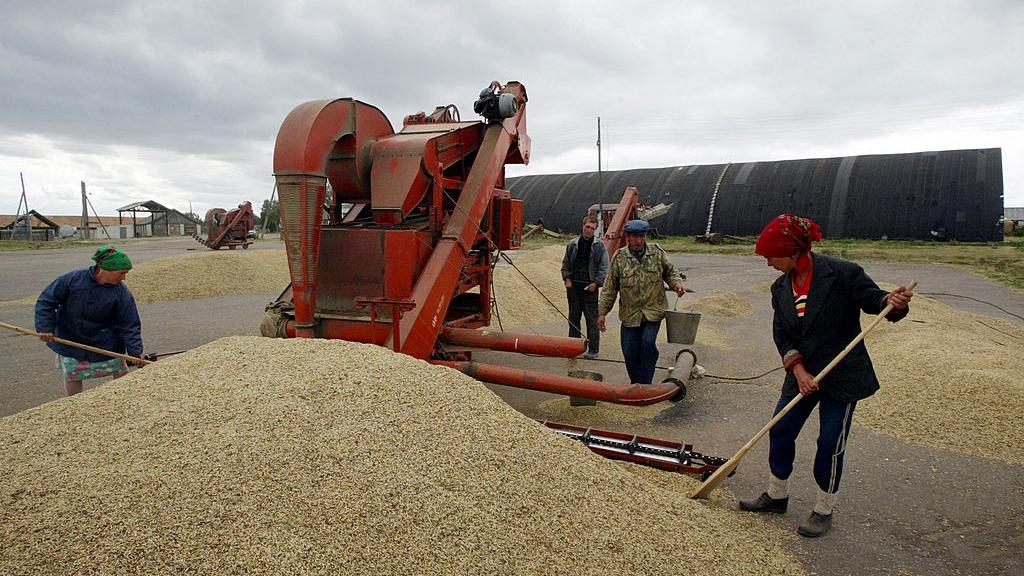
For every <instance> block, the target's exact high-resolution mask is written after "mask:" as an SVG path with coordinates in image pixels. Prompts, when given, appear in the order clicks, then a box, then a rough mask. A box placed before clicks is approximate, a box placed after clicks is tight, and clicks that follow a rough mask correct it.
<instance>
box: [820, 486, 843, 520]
mask: <svg viewBox="0 0 1024 576" xmlns="http://www.w3.org/2000/svg"><path fill="white" fill-rule="evenodd" d="M838 494H839V492H832V493H831V494H830V493H828V492H825V491H824V490H822V489H821V488H818V501H817V503H815V504H814V511H815V512H817V513H818V514H821V515H822V516H828V515H829V514H831V513H832V507H833V506H834V505H835V503H836V496H837V495H838Z"/></svg>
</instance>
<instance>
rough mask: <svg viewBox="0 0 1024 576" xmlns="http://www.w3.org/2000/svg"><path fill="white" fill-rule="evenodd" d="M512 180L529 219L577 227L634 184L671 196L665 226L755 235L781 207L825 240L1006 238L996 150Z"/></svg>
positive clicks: (658, 197) (659, 197)
mask: <svg viewBox="0 0 1024 576" xmlns="http://www.w3.org/2000/svg"><path fill="white" fill-rule="evenodd" d="M601 180H602V181H603V182H602V184H603V185H602V189H603V193H602V192H599V191H598V174H597V172H584V173H579V174H552V175H535V176H521V177H518V178H509V179H508V181H507V186H508V189H509V190H510V191H511V193H512V196H513V197H514V198H520V199H522V200H524V219H525V220H526V221H527V222H535V221H536V220H538V219H543V220H544V224H545V226H546V227H547V228H549V229H552V230H561V231H566V232H577V231H578V230H579V227H580V218H582V216H583V214H584V213H585V212H586V210H587V208H588V207H590V206H591V205H593V204H596V203H598V202H602V203H611V202H617V201H618V199H619V197H620V196H621V195H622V191H623V190H624V189H625V188H626V187H627V186H636V187H637V188H638V189H639V191H640V198H641V202H643V203H644V204H648V205H652V206H653V205H656V204H658V203H665V204H669V203H673V206H672V209H671V211H670V212H669V213H668V214H666V215H664V216H661V217H660V218H658V219H657V220H654V221H653V222H652V224H653V225H654V226H655V227H656V228H657V229H658V231H659V232H661V233H663V234H669V235H678V236H689V235H697V234H704V233H705V232H707V231H708V226H709V221H710V231H711V232H720V233H723V234H732V235H737V236H744V235H755V234H757V233H758V232H760V231H761V228H762V227H763V226H764V224H765V223H766V222H767V221H768V220H769V219H770V218H772V217H773V216H776V215H778V214H781V213H784V212H793V213H795V214H800V215H805V216H810V217H811V218H813V219H814V220H815V221H817V222H818V223H819V224H820V225H821V227H822V231H823V232H824V234H825V237H826V238H873V239H878V238H889V239H929V238H941V239H949V240H958V241H961V242H989V241H1001V240H1002V239H1003V230H1002V227H1001V226H1000V225H999V219H1000V217H1001V215H1002V213H1003V166H1002V151H1001V149H999V148H986V149H975V150H947V151H941V152H915V153H910V154H877V155H866V156H846V157H841V158H812V159H806V160H782V161H772V162H746V163H740V164H712V165H705V166H678V167H672V168H643V169H636V170H620V171H615V172H603V173H602V175H601Z"/></svg>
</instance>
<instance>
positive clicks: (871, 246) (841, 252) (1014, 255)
mask: <svg viewBox="0 0 1024 576" xmlns="http://www.w3.org/2000/svg"><path fill="white" fill-rule="evenodd" d="M568 240H569V236H566V237H565V238H564V239H554V238H547V237H545V238H543V239H538V240H534V239H532V238H531V239H530V240H528V241H527V243H526V244H527V246H528V247H533V246H538V247H539V246H546V245H549V244H564V243H565V242H567V241H568ZM654 241H655V242H657V243H658V244H659V245H660V246H661V247H662V248H664V249H665V250H668V251H669V252H683V253H696V254H729V255H742V256H753V255H754V238H753V237H750V238H744V239H742V240H736V241H728V243H726V244H719V245H717V246H715V245H711V244H705V243H702V242H697V241H696V240H694V238H693V237H689V236H672V237H667V238H662V239H657V240H654ZM814 251H815V252H818V253H820V254H828V255H831V256H838V257H839V258H844V259H846V260H853V261H856V262H893V263H914V264H950V265H953V266H958V267H960V268H964V269H966V270H969V271H971V272H974V273H976V274H979V275H981V276H984V277H986V278H990V279H992V280H995V281H997V282H999V283H1001V284H1004V285H1006V286H1010V287H1012V288H1015V289H1017V290H1022V291H1024V237H1022V236H1007V237H1006V240H1005V241H1003V242H983V243H960V242H927V241H918V240H855V239H843V240H824V241H822V242H820V243H817V244H815V248H814Z"/></svg>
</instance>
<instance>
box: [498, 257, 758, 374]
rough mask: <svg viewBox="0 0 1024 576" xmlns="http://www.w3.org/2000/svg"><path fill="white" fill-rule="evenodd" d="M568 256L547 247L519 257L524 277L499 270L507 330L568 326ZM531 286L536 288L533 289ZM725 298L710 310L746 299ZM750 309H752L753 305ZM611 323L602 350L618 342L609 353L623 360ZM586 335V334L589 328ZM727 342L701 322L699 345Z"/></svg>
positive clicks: (663, 332)
mask: <svg viewBox="0 0 1024 576" xmlns="http://www.w3.org/2000/svg"><path fill="white" fill-rule="evenodd" d="M564 255H565V247H564V246H557V245H556V246H544V247H543V248H538V249H535V250H523V251H520V252H519V253H517V254H516V255H515V259H514V260H513V262H515V265H516V268H518V269H519V270H520V271H521V272H522V274H520V272H517V271H516V269H515V268H513V267H512V266H509V265H504V264H503V265H499V266H498V267H496V268H495V270H494V296H495V299H496V300H497V302H498V312H499V313H500V315H501V324H502V326H503V327H505V328H513V329H515V328H520V329H521V328H524V327H529V326H536V325H539V324H552V323H558V322H566V319H565V317H566V316H567V315H568V314H569V305H568V302H567V301H566V296H565V282H564V281H563V280H562V272H561V270H562V257H563V256H564ZM524 275H525V276H526V278H524ZM527 279H528V280H529V281H527ZM531 283H532V284H533V286H531V285H530V284H531ZM535 287H536V288H535ZM542 294H543V296H542ZM722 294H724V295H725V296H723V297H719V299H718V300H717V301H715V302H714V303H712V304H709V307H710V306H714V307H716V309H721V310H728V309H729V308H730V307H737V308H738V307H739V306H741V304H740V303H739V300H738V299H742V296H738V295H732V296H733V297H730V296H729V295H731V293H722ZM545 298H546V299H547V300H545ZM685 298H686V297H684V300H683V301H681V302H680V303H679V309H680V310H683V309H684V308H685V307H686V301H685ZM549 301H550V302H549ZM744 301H745V300H744ZM747 305H748V306H749V302H747ZM617 311H618V302H617V301H616V304H615V306H614V307H613V308H612V312H611V314H613V315H614V314H616V313H617ZM734 315H736V314H734ZM609 319H610V320H611V322H610V323H609V325H608V329H609V332H607V333H606V334H608V335H610V336H611V337H606V338H604V339H603V340H602V344H601V349H602V350H605V349H606V348H605V344H604V342H612V341H614V342H612V343H611V346H612V349H610V350H609V352H612V351H614V352H615V353H618V354H619V355H620V356H621V349H620V348H619V344H618V327H617V324H616V322H617V321H618V319H617V318H611V317H609ZM581 322H582V319H581ZM492 323H493V325H494V326H497V323H498V322H497V320H494V321H493V322H492ZM584 334H586V328H585V327H584ZM658 341H659V342H662V343H666V342H667V341H668V340H667V339H666V330H665V329H664V327H663V328H662V330H661V332H660V333H659V334H658ZM727 342H728V341H727V339H726V338H724V337H723V336H722V334H721V331H720V330H718V329H717V328H716V326H715V325H714V322H712V321H707V320H706V319H703V320H702V321H701V325H700V328H699V330H698V332H697V341H696V344H697V345H700V346H712V347H716V348H727V347H728V344H727ZM602 355H603V354H602Z"/></svg>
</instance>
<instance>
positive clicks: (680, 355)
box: [661, 348, 697, 402]
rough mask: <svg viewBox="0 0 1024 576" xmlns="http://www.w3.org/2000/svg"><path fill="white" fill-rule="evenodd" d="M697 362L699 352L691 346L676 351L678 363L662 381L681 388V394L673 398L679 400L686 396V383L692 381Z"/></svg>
mask: <svg viewBox="0 0 1024 576" xmlns="http://www.w3.org/2000/svg"><path fill="white" fill-rule="evenodd" d="M696 363H697V354H695V353H694V351H693V350H690V349H689V348H683V349H682V350H680V351H679V352H677V353H676V364H675V366H673V367H672V370H671V371H670V372H669V373H668V376H666V377H665V379H664V380H662V381H661V383H662V384H672V385H673V386H676V387H677V388H679V394H678V395H677V396H676V397H674V398H672V400H673V401H675V402H678V401H680V400H682V399H683V398H685V397H686V384H687V383H688V382H689V381H690V374H691V373H693V366H694V365H695V364H696Z"/></svg>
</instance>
